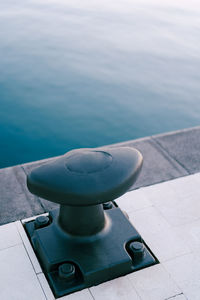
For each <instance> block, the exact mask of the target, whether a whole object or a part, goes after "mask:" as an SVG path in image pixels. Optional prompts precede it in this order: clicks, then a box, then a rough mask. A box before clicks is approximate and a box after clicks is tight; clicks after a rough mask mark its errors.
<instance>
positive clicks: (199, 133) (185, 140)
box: [154, 127, 200, 173]
mask: <svg viewBox="0 0 200 300" xmlns="http://www.w3.org/2000/svg"><path fill="white" fill-rule="evenodd" d="M154 138H155V140H156V141H157V142H159V144H160V145H161V146H162V147H163V148H164V149H165V150H166V151H167V152H168V153H169V154H170V156H172V157H173V158H174V159H175V160H176V161H177V162H179V163H180V164H181V165H182V166H183V167H184V168H185V169H186V170H188V172H190V173H195V172H199V171H200V145H199V140H200V127H197V128H190V129H186V130H180V131H178V132H174V133H168V134H164V135H159V136H155V137H154Z"/></svg>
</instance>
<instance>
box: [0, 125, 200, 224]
mask: <svg viewBox="0 0 200 300" xmlns="http://www.w3.org/2000/svg"><path fill="white" fill-rule="evenodd" d="M117 146H123V147H124V146H130V147H135V148H137V149H138V150H139V151H141V153H142V155H143V157H144V164H143V168H142V172H141V174H140V176H139V178H138V180H137V182H136V183H135V185H134V186H133V187H132V189H136V188H139V187H143V186H148V185H152V184H155V183H159V182H163V181H167V180H171V179H174V178H177V177H181V176H185V175H188V174H192V173H196V172H200V151H199V150H200V126H199V127H195V128H190V129H186V130H180V131H176V132H170V133H166V134H161V135H156V136H152V137H146V138H142V139H137V140H132V141H127V142H124V143H119V144H113V145H109V147H117ZM51 159H55V158H51ZM51 159H47V160H42V161H37V162H31V163H28V164H24V165H19V166H15V167H10V168H5V169H0V205H1V210H0V224H5V223H9V222H11V221H15V220H19V219H24V218H27V217H30V216H33V215H37V214H40V213H43V212H46V211H49V210H51V209H53V208H55V207H57V205H56V204H53V203H50V202H48V201H46V200H44V199H40V198H38V197H35V196H33V195H31V194H30V193H29V191H28V190H27V187H26V175H27V174H28V172H30V171H31V169H33V168H34V167H37V166H39V165H41V164H43V163H45V162H46V161H49V160H51Z"/></svg>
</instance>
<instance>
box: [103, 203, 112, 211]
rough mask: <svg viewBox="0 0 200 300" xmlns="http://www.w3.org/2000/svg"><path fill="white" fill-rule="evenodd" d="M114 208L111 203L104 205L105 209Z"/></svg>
mask: <svg viewBox="0 0 200 300" xmlns="http://www.w3.org/2000/svg"><path fill="white" fill-rule="evenodd" d="M112 207H113V204H112V202H111V201H109V202H106V203H103V209H111V208H112Z"/></svg>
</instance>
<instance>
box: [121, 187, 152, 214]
mask: <svg viewBox="0 0 200 300" xmlns="http://www.w3.org/2000/svg"><path fill="white" fill-rule="evenodd" d="M116 202H117V204H118V205H119V207H120V208H121V209H123V210H125V211H126V212H127V213H129V212H133V211H136V210H138V209H142V208H145V207H149V206H152V203H151V202H150V201H149V199H148V197H147V195H145V193H143V191H142V189H138V190H135V191H131V192H127V193H126V194H124V195H123V196H121V197H119V198H118V199H116Z"/></svg>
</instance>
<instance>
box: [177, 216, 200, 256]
mask: <svg viewBox="0 0 200 300" xmlns="http://www.w3.org/2000/svg"><path fill="white" fill-rule="evenodd" d="M174 232H176V233H177V234H179V236H180V237H181V239H182V241H183V242H184V243H185V245H187V247H189V248H190V249H191V251H192V252H195V251H200V220H197V221H195V222H192V223H189V224H186V225H182V226H178V227H174Z"/></svg>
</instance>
